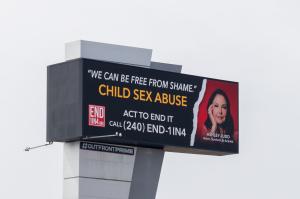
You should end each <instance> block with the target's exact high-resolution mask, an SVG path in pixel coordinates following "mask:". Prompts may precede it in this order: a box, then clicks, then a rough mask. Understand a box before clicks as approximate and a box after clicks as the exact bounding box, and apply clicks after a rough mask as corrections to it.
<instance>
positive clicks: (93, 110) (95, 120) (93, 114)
mask: <svg viewBox="0 0 300 199" xmlns="http://www.w3.org/2000/svg"><path fill="white" fill-rule="evenodd" d="M89 126H97V127H105V107H104V106H98V105H91V104H90V105H89Z"/></svg>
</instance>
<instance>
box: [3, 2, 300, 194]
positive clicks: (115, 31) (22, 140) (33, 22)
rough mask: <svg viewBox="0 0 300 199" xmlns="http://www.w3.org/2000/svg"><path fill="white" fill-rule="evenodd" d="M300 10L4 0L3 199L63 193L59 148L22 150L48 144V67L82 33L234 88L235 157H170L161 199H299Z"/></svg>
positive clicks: (275, 5) (295, 5) (287, 5)
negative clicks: (233, 84) (237, 127)
mask: <svg viewBox="0 0 300 199" xmlns="http://www.w3.org/2000/svg"><path fill="white" fill-rule="evenodd" d="M299 10H300V1H298V0H280V1H279V0H249V1H241V0H227V1H222V0H210V1H201V0H197V1H188V0H180V1H175V0H151V1H144V0H136V1H131V0H126V1H125V0H120V1H116V0H109V1H100V0H97V1H91V0H88V1H75V0H72V1H62V0H60V1H58V0H51V1H50V0H49V1H41V0H36V1H32V0H27V1H16V0H10V1H4V0H1V2H0V56H1V65H0V67H1V72H0V92H1V97H0V116H1V125H0V134H1V139H2V142H1V145H0V153H1V163H0V177H1V179H0V185H1V188H0V197H1V198H12V199H15V198H16V199H17V198H31V199H41V198H43V199H57V198H62V166H63V163H62V153H63V150H62V144H60V143H55V144H54V145H52V146H49V147H46V148H43V149H41V150H34V151H32V152H29V153H28V152H24V151H23V149H24V148H25V147H26V146H28V145H29V146H31V145H39V144H43V143H45V136H46V66H47V65H50V64H54V63H57V62H61V61H63V60H64V43H66V42H69V41H73V40H79V39H84V40H91V41H97V42H104V43H113V44H120V45H128V46H136V47H142V48H150V49H153V56H152V60H153V61H159V62H167V63H173V64H181V65H183V71H182V72H183V73H186V74H193V75H197V76H207V77H212V78H219V79H226V80H232V81H238V82H239V83H240V84H239V86H240V87H239V97H240V104H239V107H240V113H239V118H240V154H239V155H232V156H223V157H214V156H203V155H189V154H176V153H166V155H165V159H164V163H163V168H162V173H161V178H160V182H159V187H158V193H157V199H170V198H172V199H182V198H205V199H208V198H209V199H221V198H222V199H241V198H243V199H253V198H255V199H257V198H258V199H260V198H262V199H265V198H272V199H282V198H289V199H299V198H300V193H299V182H300V155H299V153H300V144H299V141H300V128H299V124H300V83H299V74H300V73H299V65H300V23H299V21H300V12H299Z"/></svg>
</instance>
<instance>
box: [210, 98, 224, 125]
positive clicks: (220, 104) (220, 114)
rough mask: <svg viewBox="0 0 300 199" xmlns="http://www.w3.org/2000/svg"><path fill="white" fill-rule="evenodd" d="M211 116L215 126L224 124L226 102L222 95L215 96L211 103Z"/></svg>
mask: <svg viewBox="0 0 300 199" xmlns="http://www.w3.org/2000/svg"><path fill="white" fill-rule="evenodd" d="M212 104H213V108H212V114H213V117H214V119H215V121H216V122H217V124H222V123H223V122H225V119H226V114H227V102H226V99H225V97H224V96H223V95H220V94H217V95H216V97H215V99H214V100H213V102H212Z"/></svg>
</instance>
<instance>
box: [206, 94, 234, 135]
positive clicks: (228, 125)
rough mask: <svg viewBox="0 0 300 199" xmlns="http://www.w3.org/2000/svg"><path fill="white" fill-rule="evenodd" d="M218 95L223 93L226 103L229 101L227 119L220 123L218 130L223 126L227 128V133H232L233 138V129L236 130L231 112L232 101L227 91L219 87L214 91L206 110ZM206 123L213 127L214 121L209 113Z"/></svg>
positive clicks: (208, 126)
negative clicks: (212, 121)
mask: <svg viewBox="0 0 300 199" xmlns="http://www.w3.org/2000/svg"><path fill="white" fill-rule="evenodd" d="M217 95H222V96H223V97H224V98H225V100H226V103H227V114H226V118H225V121H224V123H223V124H221V125H218V127H217V131H219V128H223V129H224V130H225V133H226V134H227V135H230V137H231V138H232V137H233V131H234V130H233V128H234V125H233V119H232V116H231V113H230V102H229V99H228V97H227V95H226V93H225V92H224V91H223V90H221V89H217V90H215V91H214V92H213V94H212V95H211V96H210V98H209V100H208V104H207V109H206V110H208V108H209V106H210V105H211V104H212V103H213V101H214V99H215V97H216V96H217ZM204 124H205V126H206V128H208V129H211V127H212V123H211V120H210V118H209V115H208V114H207V119H206V121H205V123H204Z"/></svg>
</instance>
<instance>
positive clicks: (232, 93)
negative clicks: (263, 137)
mask: <svg viewBox="0 0 300 199" xmlns="http://www.w3.org/2000/svg"><path fill="white" fill-rule="evenodd" d="M237 113H238V87H237V84H235V83H231V82H226V83H224V82H223V83H222V84H220V83H219V82H218V81H215V80H208V81H207V85H206V91H205V95H204V98H203V100H202V102H201V103H200V105H199V111H198V127H197V139H198V140H199V139H200V141H205V142H213V143H235V142H237V141H238V114H237Z"/></svg>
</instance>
